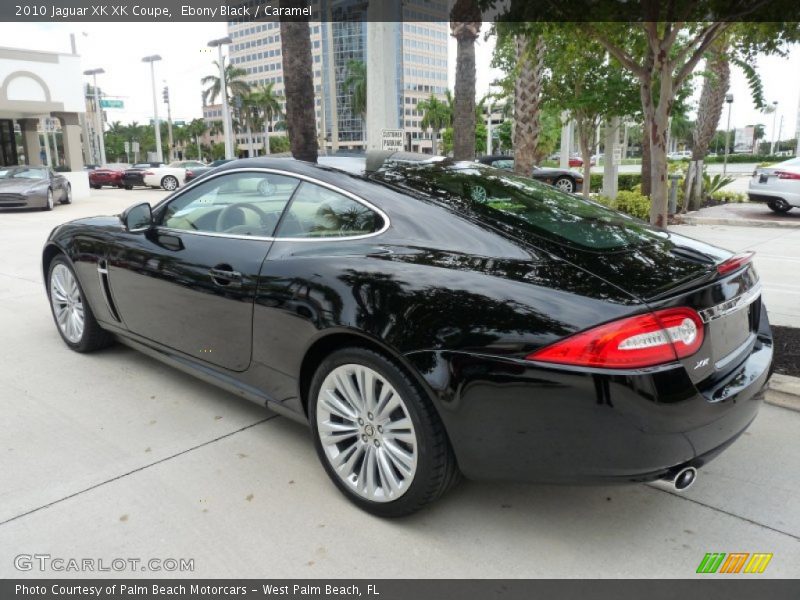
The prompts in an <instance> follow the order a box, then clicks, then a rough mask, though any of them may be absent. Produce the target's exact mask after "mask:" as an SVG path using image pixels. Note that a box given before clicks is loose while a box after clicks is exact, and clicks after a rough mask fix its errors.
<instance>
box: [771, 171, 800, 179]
mask: <svg viewBox="0 0 800 600" xmlns="http://www.w3.org/2000/svg"><path fill="white" fill-rule="evenodd" d="M774 175H776V176H777V177H778V179H800V173H792V172H791V171H775V173H774Z"/></svg>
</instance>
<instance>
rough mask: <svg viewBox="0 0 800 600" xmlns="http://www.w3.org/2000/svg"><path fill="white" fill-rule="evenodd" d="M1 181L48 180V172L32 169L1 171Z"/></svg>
mask: <svg viewBox="0 0 800 600" xmlns="http://www.w3.org/2000/svg"><path fill="white" fill-rule="evenodd" d="M0 179H47V171H45V170H44V169H37V168H30V167H14V168H13V169H2V170H0Z"/></svg>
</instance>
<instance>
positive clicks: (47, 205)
mask: <svg viewBox="0 0 800 600" xmlns="http://www.w3.org/2000/svg"><path fill="white" fill-rule="evenodd" d="M53 206H55V201H54V200H53V190H51V189H50V188H47V197H46V198H45V201H44V206H43V207H42V210H53Z"/></svg>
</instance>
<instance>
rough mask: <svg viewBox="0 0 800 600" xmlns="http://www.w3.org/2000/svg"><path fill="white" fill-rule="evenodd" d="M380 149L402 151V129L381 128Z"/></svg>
mask: <svg viewBox="0 0 800 600" xmlns="http://www.w3.org/2000/svg"><path fill="white" fill-rule="evenodd" d="M381 149H382V150H390V151H394V152H402V151H403V149H404V147H403V130H402V129H381Z"/></svg>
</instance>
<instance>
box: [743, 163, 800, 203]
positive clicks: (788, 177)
mask: <svg viewBox="0 0 800 600" xmlns="http://www.w3.org/2000/svg"><path fill="white" fill-rule="evenodd" d="M747 195H748V196H749V197H750V201H751V202H766V203H767V206H769V207H770V209H772V210H773V211H775V212H776V213H785V212H788V211H790V210H791V209H792V208H794V207H795V206H800V156H798V157H797V158H790V159H789V160H785V161H783V162H779V163H778V164H775V165H772V166H770V167H760V168H758V169H756V170H755V171H753V177H752V179H750V185H749V186H748V188H747Z"/></svg>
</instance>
